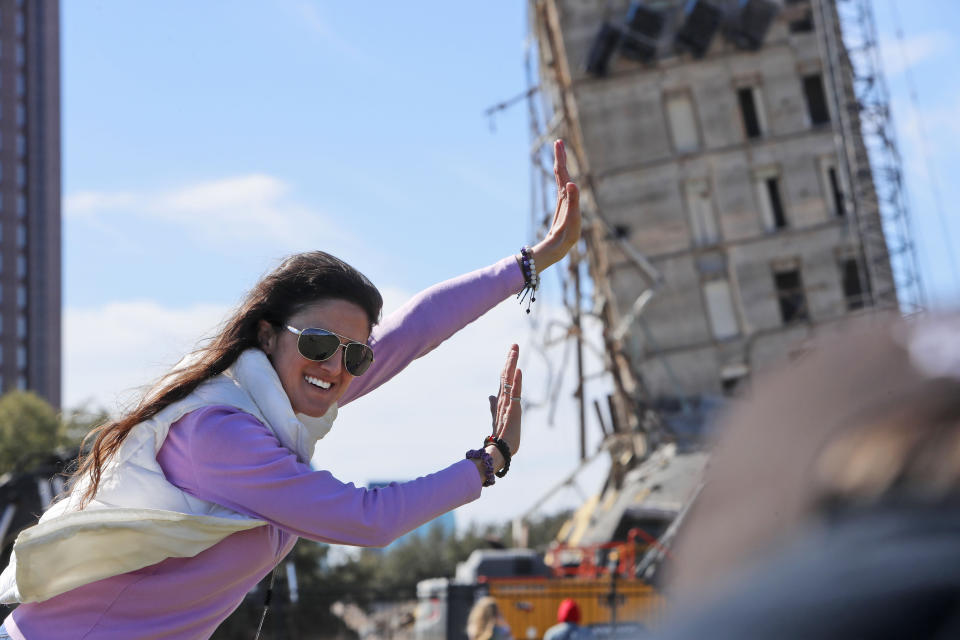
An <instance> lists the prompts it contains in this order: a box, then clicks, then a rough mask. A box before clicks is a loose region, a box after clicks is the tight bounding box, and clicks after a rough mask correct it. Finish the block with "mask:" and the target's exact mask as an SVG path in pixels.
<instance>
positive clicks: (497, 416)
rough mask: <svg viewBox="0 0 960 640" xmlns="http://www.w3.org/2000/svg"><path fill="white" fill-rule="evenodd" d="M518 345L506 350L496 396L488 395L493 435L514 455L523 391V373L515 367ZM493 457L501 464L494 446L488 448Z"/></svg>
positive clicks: (498, 465)
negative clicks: (505, 359) (505, 444)
mask: <svg viewBox="0 0 960 640" xmlns="http://www.w3.org/2000/svg"><path fill="white" fill-rule="evenodd" d="M519 357H520V347H518V346H517V345H513V346H511V347H510V351H508V352H507V361H506V363H505V364H504V365H503V372H502V373H501V374H500V388H499V389H498V391H497V396H496V398H494V397H493V396H490V413H491V414H493V434H492V435H493V436H494V437H497V438H500V439H502V440H503V441H504V442H506V443H507V446H509V447H510V453H511V454H513V455H515V454H516V453H517V450H518V449H519V448H520V417H521V413H522V409H521V407H520V393H521V392H522V391H523V389H522V387H523V374H522V373H521V372H520V369H518V368H517V359H518V358H519ZM488 452H489V453H490V454H491V455H492V456H493V457H494V460H495V462H496V463H497V464H496V467H497V468H498V469H499V468H500V466H502V465H503V459H502V458H501V457H499V456H500V452H499V451H496V448H495V447H491V448H489V449H488Z"/></svg>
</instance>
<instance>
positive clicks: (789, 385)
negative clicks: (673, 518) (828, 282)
mask: <svg viewBox="0 0 960 640" xmlns="http://www.w3.org/2000/svg"><path fill="white" fill-rule="evenodd" d="M705 480H706V484H705V487H704V489H703V492H702V493H701V495H700V497H699V499H698V501H697V504H695V505H694V507H693V509H692V510H691V513H690V516H689V520H688V521H687V523H686V524H685V527H684V531H683V533H682V534H681V536H680V539H679V540H678V543H677V547H676V549H675V554H674V555H675V565H674V567H673V573H672V576H671V578H670V580H669V582H668V586H669V590H670V596H671V598H672V600H673V602H674V603H675V605H674V607H673V613H672V616H671V617H672V619H673V621H674V622H673V623H668V624H667V625H666V626H665V628H663V630H662V633H661V635H660V636H659V637H661V638H664V639H668V638H669V639H673V638H677V639H679V638H690V639H693V638H706V637H709V638H711V639H712V640H716V639H718V638H719V639H723V638H777V639H786V640H790V639H793V638H798V639H799V638H837V639H838V640H839V639H840V638H844V639H846V638H857V639H874V638H876V639H879V638H891V639H892V638H936V639H940V638H955V637H960V317H958V316H956V315H950V316H925V317H921V318H915V319H910V320H903V319H900V318H894V317H891V316H889V315H874V316H869V317H865V318H861V319H859V320H858V321H856V322H853V323H850V324H847V325H845V326H843V327H841V328H839V329H838V330H837V331H836V333H835V334H834V335H830V336H824V337H822V338H820V339H818V340H817V341H815V342H813V343H811V344H810V345H808V347H807V348H805V349H804V350H803V351H802V352H801V353H800V354H798V357H797V358H795V359H794V361H793V362H791V363H790V364H789V365H787V366H786V367H784V368H783V369H781V370H780V371H778V372H775V373H772V374H768V375H767V376H764V377H763V378H762V379H761V380H759V381H758V382H757V383H756V384H755V385H754V387H753V388H752V389H751V390H750V392H749V394H748V396H746V397H745V398H743V399H742V400H741V401H739V402H737V403H735V405H734V406H733V407H731V411H730V412H729V413H728V415H727V416H726V417H725V419H724V420H723V421H722V423H721V427H720V429H719V430H718V440H717V442H716V446H715V447H714V453H713V456H712V458H711V463H710V468H709V469H708V471H707V474H706V478H705Z"/></svg>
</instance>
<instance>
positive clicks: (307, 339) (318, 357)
mask: <svg viewBox="0 0 960 640" xmlns="http://www.w3.org/2000/svg"><path fill="white" fill-rule="evenodd" d="M339 346H340V338H338V337H337V336H335V335H333V334H331V333H319V332H317V333H314V332H311V333H307V331H304V332H303V333H302V334H300V340H299V341H298V342H297V347H298V348H299V349H300V355H302V356H303V357H304V358H306V359H307V360H315V361H317V362H323V361H324V360H329V359H330V356H332V355H333V354H334V353H336V352H337V348H338V347H339Z"/></svg>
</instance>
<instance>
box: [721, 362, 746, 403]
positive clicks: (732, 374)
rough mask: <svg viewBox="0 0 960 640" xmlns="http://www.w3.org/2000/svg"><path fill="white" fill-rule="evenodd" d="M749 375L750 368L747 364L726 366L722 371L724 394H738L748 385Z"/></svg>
mask: <svg viewBox="0 0 960 640" xmlns="http://www.w3.org/2000/svg"><path fill="white" fill-rule="evenodd" d="M749 375H750V369H749V368H748V367H747V365H745V364H734V365H729V366H726V367H724V368H723V370H722V371H721V372H720V387H721V388H722V389H723V395H725V396H727V397H729V396H733V395H736V394H737V393H738V392H739V391H741V390H742V389H743V388H744V386H746V383H747V378H748V377H749Z"/></svg>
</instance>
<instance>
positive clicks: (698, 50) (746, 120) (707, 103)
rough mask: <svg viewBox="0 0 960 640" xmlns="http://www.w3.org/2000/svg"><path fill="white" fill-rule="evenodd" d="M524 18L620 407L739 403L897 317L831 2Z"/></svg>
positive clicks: (587, 7) (539, 8) (618, 8)
mask: <svg viewBox="0 0 960 640" xmlns="http://www.w3.org/2000/svg"><path fill="white" fill-rule="evenodd" d="M530 7H531V16H532V20H533V23H534V30H535V34H536V37H537V42H538V45H539V52H540V53H539V55H540V61H539V63H540V79H541V83H540V88H541V91H542V92H543V93H544V94H545V97H546V99H547V101H548V103H549V104H550V106H551V107H552V111H553V114H554V117H553V121H552V122H551V123H550V129H551V131H550V133H551V134H554V135H556V134H560V135H564V136H565V137H566V138H567V141H568V148H570V149H571V151H572V152H571V153H570V155H572V156H573V164H575V165H576V166H575V169H574V170H575V171H576V172H577V174H578V175H577V179H578V181H579V182H580V185H581V188H582V191H583V196H584V197H583V201H584V210H585V212H586V214H587V215H588V216H589V217H588V221H591V222H592V224H591V225H590V227H589V228H588V231H587V246H588V253H589V255H588V259H589V265H590V275H591V277H592V279H593V282H594V288H595V292H596V295H597V297H598V307H599V310H600V311H601V312H602V314H603V317H604V320H605V323H606V326H607V327H608V328H609V329H610V331H609V333H610V334H611V335H608V336H607V341H608V344H607V346H608V353H611V354H613V355H614V362H613V363H612V364H613V365H614V369H615V370H616V369H617V368H619V370H620V374H621V375H620V376H619V378H618V384H619V385H621V389H620V390H621V391H625V392H626V393H627V395H633V396H634V397H635V398H638V399H639V401H640V402H644V401H647V400H650V399H656V398H662V397H664V396H680V397H690V396H697V395H700V394H721V393H730V392H732V391H733V390H734V389H735V388H736V387H737V386H738V385H740V384H741V383H743V382H744V381H745V380H748V379H749V377H750V376H751V375H754V374H755V373H756V372H757V371H758V370H762V369H763V367H765V366H767V365H768V364H770V363H773V362H776V361H779V360H782V359H784V358H787V357H789V355H790V354H791V352H792V351H794V350H795V349H796V348H797V347H798V346H799V345H800V344H802V342H803V341H804V340H805V339H806V338H808V337H810V336H811V335H813V334H814V333H816V332H818V331H821V330H823V329H825V328H827V327H829V326H830V324H831V323H833V322H834V321H836V320H838V319H841V318H845V317H847V316H849V315H851V314H854V313H860V312H862V310H869V309H874V308H891V309H894V308H896V307H897V304H898V302H897V292H896V287H895V285H894V279H893V274H892V272H891V267H890V260H889V255H888V251H887V245H886V242H885V240H884V236H883V230H882V226H881V219H880V214H879V207H878V203H877V196H876V192H875V189H874V185H873V182H872V176H871V172H870V167H869V163H868V160H867V154H866V150H865V146H864V142H863V139H862V138H861V136H860V120H859V118H860V115H859V113H858V111H857V109H856V108H855V107H852V105H855V103H856V100H855V99H854V84H853V83H854V79H853V74H852V70H851V67H850V63H849V60H848V59H847V56H846V52H845V51H844V50H843V47H842V42H841V41H840V39H839V25H838V20H837V14H836V11H835V6H834V5H833V2H832V0H786V1H785V2H781V1H776V0H770V1H765V0H760V1H756V0H753V1H750V0H742V1H738V0H712V1H711V2H705V1H704V0H700V1H699V2H698V1H697V0H691V1H690V2H680V1H677V0H674V1H670V0H661V1H657V0H650V1H648V2H643V3H640V2H633V3H631V2H629V0H611V1H609V2H584V1H583V0H533V1H532V2H531V5H530ZM827 36H829V38H828V37H827ZM837 43H841V44H840V45H839V49H837V50H836V51H834V52H833V54H831V50H830V46H834V47H836V46H837ZM647 262H648V263H649V264H647ZM650 265H652V267H653V268H652V269H651V268H649V267H650ZM653 273H659V274H660V276H662V279H661V280H660V281H659V282H653V281H652V280H653V279H652V278H651V276H650V275H649V274H653ZM651 288H652V289H654V292H653V295H652V297H650V298H649V302H648V303H647V304H646V305H645V306H643V304H644V302H645V298H644V297H642V296H643V295H644V292H645V291H646V290H647V289H651ZM638 299H639V302H638ZM635 303H636V305H635ZM641 306H642V312H641V313H639V315H638V316H637V317H634V316H633V315H631V309H633V310H634V311H636V310H638V309H639V308H640V307H641ZM620 326H623V328H624V330H623V331H622V332H620V334H618V333H617V332H616V331H615V330H614V328H616V327H620ZM621 418H623V419H627V420H628V422H630V421H633V419H630V418H629V416H627V415H623V416H621ZM634 424H635V423H634Z"/></svg>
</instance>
